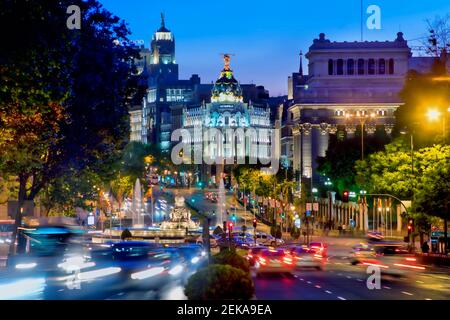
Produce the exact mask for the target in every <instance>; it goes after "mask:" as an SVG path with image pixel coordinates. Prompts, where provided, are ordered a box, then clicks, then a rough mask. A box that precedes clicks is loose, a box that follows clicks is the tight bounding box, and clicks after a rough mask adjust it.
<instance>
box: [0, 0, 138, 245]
mask: <svg viewBox="0 0 450 320" xmlns="http://www.w3.org/2000/svg"><path fill="white" fill-rule="evenodd" d="M73 4H76V5H78V6H79V7H80V8H81V11H82V12H83V14H82V17H81V18H82V29H81V31H80V30H69V29H68V28H67V27H66V19H67V14H66V10H67V7H68V6H70V5H73ZM17 17H21V18H20V19H17ZM0 21H1V22H0V23H1V25H0V27H1V28H2V29H3V30H6V29H11V30H15V32H14V33H6V34H5V38H4V41H6V42H7V43H8V46H2V48H1V50H0V61H1V63H0V65H1V67H0V68H1V70H0V130H1V132H0V133H1V134H0V137H1V138H0V150H2V156H1V157H0V172H1V174H2V175H3V176H6V177H10V176H14V177H17V180H18V193H17V199H18V202H19V206H18V210H17V212H16V226H19V225H20V224H21V218H22V217H21V211H20V207H21V206H22V205H23V203H24V201H25V200H34V199H35V197H36V196H37V195H38V194H39V192H40V191H42V190H43V188H44V187H46V186H48V185H49V184H51V183H53V182H55V181H56V180H58V179H60V178H61V177H67V176H70V175H71V174H73V170H75V171H77V172H80V171H83V170H88V171H91V172H97V173H98V174H99V175H101V176H103V175H107V174H109V172H110V167H111V165H112V164H113V163H114V162H115V161H116V160H117V157H118V156H120V151H121V150H122V149H123V147H124V145H125V142H126V140H127V139H128V131H129V122H128V108H127V105H128V104H129V102H130V99H131V97H133V96H134V93H135V91H136V83H137V82H136V78H135V77H134V76H133V74H134V72H135V67H134V66H133V64H132V61H133V60H134V58H135V57H136V56H137V51H136V50H135V49H132V48H131V46H123V45H119V44H118V42H122V41H124V42H126V41H127V35H128V34H129V31H128V29H127V28H126V26H125V24H124V23H123V21H121V20H120V19H119V18H117V17H116V16H113V15H112V14H111V13H109V12H108V11H106V10H105V9H103V8H102V6H101V5H100V4H99V3H98V2H97V1H95V0H88V1H80V0H77V1H64V0H63V1H57V2H53V1H33V2H29V1H26V2H23V1H13V0H10V1H3V2H2V3H1V4H0ZM24 26H25V27H24ZM117 41H118V42H117ZM15 236H16V231H14V233H13V238H15ZM13 243H15V241H13ZM11 250H14V246H11Z"/></svg>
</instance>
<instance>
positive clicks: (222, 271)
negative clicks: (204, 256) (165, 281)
mask: <svg viewBox="0 0 450 320" xmlns="http://www.w3.org/2000/svg"><path fill="white" fill-rule="evenodd" d="M254 291H255V288H254V285H253V281H252V278H251V276H250V273H248V272H245V271H243V270H241V269H238V268H233V267H231V266H229V265H220V264H212V265H209V266H207V267H205V268H202V269H200V270H198V271H197V272H196V273H194V274H193V275H192V276H191V277H190V278H189V280H188V283H187V285H186V287H185V289H184V293H185V294H186V296H187V297H188V299H189V300H249V299H251V298H252V296H253V294H254Z"/></svg>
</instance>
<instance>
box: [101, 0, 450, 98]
mask: <svg viewBox="0 0 450 320" xmlns="http://www.w3.org/2000/svg"><path fill="white" fill-rule="evenodd" d="M100 1H101V3H102V4H103V5H104V6H105V8H107V9H108V10H110V11H111V12H113V13H114V14H116V15H118V16H119V17H120V18H122V19H124V20H125V21H127V22H128V24H129V27H130V29H131V31H132V36H131V39H135V40H138V39H142V40H145V42H146V46H148V43H149V40H150V38H151V36H152V34H153V33H154V32H155V30H156V29H157V28H158V27H159V25H160V12H164V13H165V16H166V27H167V28H168V29H170V30H171V31H172V32H173V33H174V35H175V39H176V60H177V63H178V64H179V66H180V77H181V78H182V79H185V78H188V77H189V76H190V75H191V74H193V73H197V74H199V75H200V77H201V78H202V82H204V83H207V82H211V81H213V80H215V79H216V78H217V76H218V73H219V72H220V70H221V67H222V60H221V57H220V53H223V52H226V53H234V54H236V56H235V57H233V59H232V61H231V66H232V69H233V70H234V72H235V77H236V79H238V80H239V81H240V82H241V83H252V82H253V83H255V84H261V85H264V86H265V87H266V88H267V89H269V90H270V94H271V95H273V96H276V95H281V94H286V93H287V77H288V75H289V74H290V73H292V72H295V71H297V70H298V66H299V52H300V50H303V52H304V53H305V52H307V50H308V47H309V46H310V45H311V44H312V40H313V39H314V38H317V37H318V35H319V33H320V32H324V33H325V34H326V37H327V38H328V39H330V40H331V41H355V40H359V39H360V0H307V1H305V0H294V1H289V0H259V1H250V0H238V1H237V0H223V1H217V0H195V1H194V0H157V1H156V0H100ZM363 4H364V6H363V7H364V12H365V10H366V9H367V7H368V6H369V5H372V4H375V5H378V6H379V7H380V8H381V30H368V29H367V28H364V34H365V36H364V40H378V41H385V40H393V39H395V37H396V33H397V32H398V31H399V30H400V31H402V32H403V33H404V37H405V39H407V40H411V39H417V38H420V37H423V36H425V35H426V33H427V32H426V23H425V19H432V20H433V19H434V18H435V16H436V15H440V16H443V15H445V14H446V13H449V12H450V1H448V0H363ZM364 17H365V18H364V19H367V18H368V17H369V15H368V14H364ZM364 25H365V21H364ZM410 45H416V46H418V45H420V43H419V42H418V41H412V42H410ZM306 65H307V62H306V61H305V60H304V70H305V71H306V72H307V68H306Z"/></svg>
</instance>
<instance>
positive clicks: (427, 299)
mask: <svg viewBox="0 0 450 320" xmlns="http://www.w3.org/2000/svg"><path fill="white" fill-rule="evenodd" d="M425 300H433V299H430V298H425Z"/></svg>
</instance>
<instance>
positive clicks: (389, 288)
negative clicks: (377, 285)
mask: <svg viewBox="0 0 450 320" xmlns="http://www.w3.org/2000/svg"><path fill="white" fill-rule="evenodd" d="M383 288H384V289H388V290H391V287H388V286H383Z"/></svg>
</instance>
